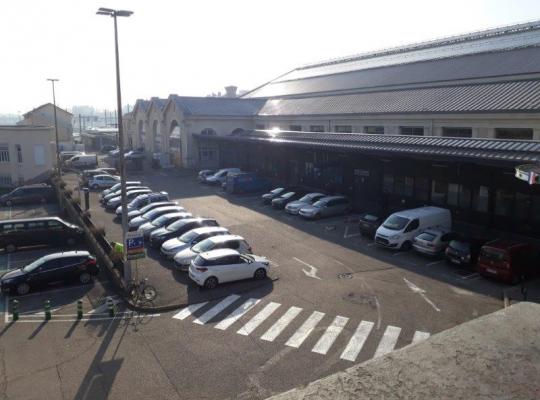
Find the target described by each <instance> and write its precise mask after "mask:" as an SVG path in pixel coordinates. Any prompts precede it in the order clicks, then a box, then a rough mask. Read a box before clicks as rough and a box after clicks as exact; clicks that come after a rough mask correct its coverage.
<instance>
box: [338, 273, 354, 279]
mask: <svg viewBox="0 0 540 400" xmlns="http://www.w3.org/2000/svg"><path fill="white" fill-rule="evenodd" d="M352 277H353V274H352V273H351V272H344V273H342V274H338V278H339V279H352Z"/></svg>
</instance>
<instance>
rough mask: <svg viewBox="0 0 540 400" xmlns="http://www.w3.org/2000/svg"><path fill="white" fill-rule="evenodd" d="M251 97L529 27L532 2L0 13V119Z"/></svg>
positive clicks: (344, 0)
mask: <svg viewBox="0 0 540 400" xmlns="http://www.w3.org/2000/svg"><path fill="white" fill-rule="evenodd" d="M99 7H107V8H114V9H127V10H131V11H133V12H134V14H133V15H132V16H131V17H129V18H119V20H118V28H119V47H120V69H121V84H122V101H123V104H124V105H125V104H131V105H133V104H134V103H135V101H136V100H137V99H138V98H150V97H153V96H157V97H162V98H166V97H167V96H168V95H169V94H178V95H186V96H206V95H209V94H211V93H217V92H218V91H221V92H224V89H223V87H224V86H227V85H235V86H238V87H239V89H244V90H247V89H253V88H255V87H257V86H259V85H261V84H263V83H265V82H267V81H269V80H271V79H273V78H276V77H277V76H279V75H281V74H283V73H285V72H288V71H290V70H292V69H294V68H295V67H297V66H300V65H303V64H307V63H310V62H315V61H320V60H325V59H330V58H336V57H342V56H347V55H351V54H358V53H362V52H366V51H371V50H377V49H382V48H387V47H393V46H398V45H403V44H408V43H414V42H419V41H424V40H430V39H435V38H440V37H445V36H449V35H454V34H460V33H465V32H470V31H476V30H481V29H487V28H491V27H495V26H501V25H508V24H513V23H519V22H525V21H532V20H535V19H540V1H539V0H453V1H451V2H449V1H435V0H430V1H424V0H407V1H402V0H401V1H393V0H392V1H390V0H378V1H363V0H351V1H349V0H332V1H328V0H327V1H319V0H272V1H268V0H264V1H263V0H227V1H224V0H99V1H96V0H47V1H43V0H16V1H7V2H5V3H4V4H2V11H1V13H0V37H1V38H2V57H1V58H0V60H1V61H0V114H1V113H24V112H26V111H29V110H31V109H32V108H34V107H36V106H39V105H41V104H43V103H46V102H50V101H51V100H52V90H51V84H50V82H47V80H46V79H47V78H57V79H59V82H57V84H56V101H57V104H58V105H59V106H61V107H63V108H68V109H69V108H71V107H72V106H73V105H89V106H93V107H96V108H98V109H102V108H107V109H109V110H112V109H114V108H115V105H116V86H115V85H116V83H115V82H116V81H115V64H114V31H113V20H112V19H111V18H110V17H107V16H98V15H96V14H95V12H96V11H97V9H98V8H99Z"/></svg>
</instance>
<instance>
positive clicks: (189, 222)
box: [150, 218, 219, 248]
mask: <svg viewBox="0 0 540 400" xmlns="http://www.w3.org/2000/svg"><path fill="white" fill-rule="evenodd" d="M203 226H219V224H218V223H217V221H216V220H215V219H211V218H185V219H181V220H178V221H176V222H173V223H172V224H170V225H169V226H167V227H165V228H159V229H156V230H155V231H153V232H152V233H151V234H150V247H153V248H160V247H161V245H162V244H163V243H164V242H165V241H167V240H169V239H172V238H175V237H179V236H182V235H183V234H184V233H186V232H188V231H190V230H192V229H195V228H202V227H203Z"/></svg>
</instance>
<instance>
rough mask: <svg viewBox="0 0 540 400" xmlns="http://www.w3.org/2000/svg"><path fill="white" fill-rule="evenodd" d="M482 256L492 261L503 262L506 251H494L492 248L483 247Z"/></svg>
mask: <svg viewBox="0 0 540 400" xmlns="http://www.w3.org/2000/svg"><path fill="white" fill-rule="evenodd" d="M480 254H481V255H482V257H485V258H487V259H488V260H491V261H503V260H504V259H505V256H506V252H505V251H504V250H499V249H494V248H491V247H482V250H481V251H480Z"/></svg>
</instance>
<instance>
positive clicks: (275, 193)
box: [261, 186, 298, 204]
mask: <svg viewBox="0 0 540 400" xmlns="http://www.w3.org/2000/svg"><path fill="white" fill-rule="evenodd" d="M295 189H298V188H295V187H286V186H283V187H278V188H275V189H274V190H271V191H270V192H268V193H265V194H263V195H262V196H261V198H262V201H263V203H264V204H270V203H272V200H274V199H275V198H276V197H279V196H281V195H284V194H285V193H287V192H291V191H293V190H295Z"/></svg>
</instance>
